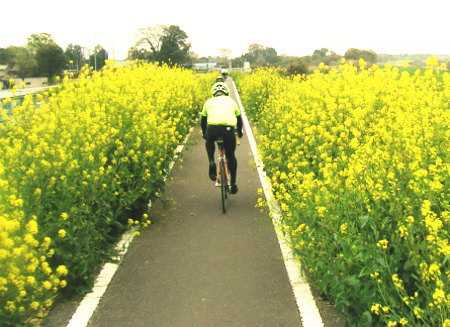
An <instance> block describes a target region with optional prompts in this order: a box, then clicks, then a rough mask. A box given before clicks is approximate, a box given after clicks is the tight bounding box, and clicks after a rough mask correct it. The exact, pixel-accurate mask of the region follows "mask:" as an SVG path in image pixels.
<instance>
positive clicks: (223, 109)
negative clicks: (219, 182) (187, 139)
mask: <svg viewBox="0 0 450 327" xmlns="http://www.w3.org/2000/svg"><path fill="white" fill-rule="evenodd" d="M211 95H212V98H210V99H208V100H207V101H206V102H205V104H204V105H203V110H202V113H201V116H202V117H201V127H202V132H203V138H204V139H205V140H206V153H207V154H208V161H209V172H208V173H209V178H210V179H211V180H212V181H215V180H216V178H217V176H216V174H217V171H216V164H215V162H214V151H215V141H216V140H217V139H218V138H223V144H224V149H225V155H226V157H227V162H228V168H229V169H230V174H231V189H230V192H231V194H236V193H237V191H238V187H237V185H236V171H237V160H236V156H235V155H234V151H235V150H236V133H237V135H238V137H239V138H241V137H242V136H243V133H242V118H241V111H240V110H239V106H238V104H237V103H236V101H234V100H233V99H232V98H231V97H230V96H229V95H230V89H229V88H228V85H227V84H225V83H223V82H217V83H215V84H214V85H213V86H212V87H211Z"/></svg>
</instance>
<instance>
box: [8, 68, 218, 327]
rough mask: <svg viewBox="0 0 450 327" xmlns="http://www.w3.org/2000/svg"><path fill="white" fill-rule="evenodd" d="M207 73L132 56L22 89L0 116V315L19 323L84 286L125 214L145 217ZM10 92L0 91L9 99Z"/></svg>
mask: <svg viewBox="0 0 450 327" xmlns="http://www.w3.org/2000/svg"><path fill="white" fill-rule="evenodd" d="M208 79H211V77H204V78H198V77H196V76H195V75H194V74H193V73H192V72H190V71H187V70H183V69H178V68H168V67H165V66H157V65H150V64H143V63H139V62H135V63H133V64H132V65H131V66H128V67H119V68H114V67H109V68H107V69H104V70H102V72H92V71H90V70H89V69H85V71H84V73H83V74H82V75H81V76H80V77H79V78H78V79H77V80H76V81H69V80H68V79H67V78H66V79H65V80H64V81H62V84H61V86H60V87H58V88H55V89H53V90H50V91H49V92H48V94H44V95H40V96H38V100H39V101H40V102H41V105H40V108H36V106H35V105H34V104H33V101H32V98H31V96H29V97H28V98H27V99H25V101H24V103H23V104H22V105H21V106H19V107H16V108H14V110H13V113H12V115H10V116H8V115H6V113H5V112H3V123H2V124H0V152H1V154H2V155H1V157H0V321H1V325H2V326H22V325H26V324H30V323H32V321H33V319H32V318H33V317H39V316H42V315H43V314H44V313H45V312H46V311H47V310H48V308H50V307H51V306H52V304H53V302H54V300H55V298H56V297H57V296H58V295H59V294H61V293H63V292H83V291H84V290H86V289H88V288H89V287H90V286H91V285H92V280H93V278H94V272H95V270H96V269H97V268H98V267H99V265H100V264H101V263H102V262H104V261H106V260H108V259H109V258H110V257H111V256H112V255H113V254H114V252H113V248H114V244H115V242H116V241H117V239H118V237H119V236H120V235H121V233H122V232H123V231H125V230H126V229H127V227H129V226H130V225H131V224H132V225H134V224H143V225H148V224H150V217H149V216H148V214H147V210H146V209H147V203H148V200H149V199H154V198H155V197H157V195H158V193H160V192H162V191H163V188H164V177H165V176H166V175H167V170H168V166H169V163H170V161H171V160H172V158H173V155H174V150H175V149H176V147H177V145H178V144H179V143H180V142H182V140H183V139H184V137H185V135H186V134H187V133H188V131H189V130H190V128H191V127H192V125H193V124H194V122H195V120H196V117H197V113H198V112H199V110H200V108H201V106H202V104H203V102H204V100H205V98H206V96H208V90H209V86H210V85H211V81H210V80H208ZM8 101H9V100H6V101H5V103H6V102H8Z"/></svg>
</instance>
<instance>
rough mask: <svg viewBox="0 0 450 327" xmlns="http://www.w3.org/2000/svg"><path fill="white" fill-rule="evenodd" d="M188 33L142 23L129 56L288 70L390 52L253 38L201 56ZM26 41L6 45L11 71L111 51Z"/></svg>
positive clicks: (52, 72) (76, 65) (0, 53)
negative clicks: (308, 50) (287, 48)
mask: <svg viewBox="0 0 450 327" xmlns="http://www.w3.org/2000/svg"><path fill="white" fill-rule="evenodd" d="M187 39H188V35H187V34H186V32H185V31H183V30H182V29H181V28H180V27H179V26H177V25H171V26H165V25H155V26H150V27H145V28H141V29H139V30H138V31H137V33H136V40H137V41H136V42H135V44H134V45H133V46H132V47H130V48H129V50H128V56H127V59H128V60H136V59H139V60H143V61H146V62H158V63H166V64H168V65H169V66H175V65H178V66H183V67H187V68H190V67H192V65H193V64H194V63H199V62H208V61H211V60H214V61H215V62H217V63H218V66H219V67H222V68H228V67H232V68H241V67H243V65H244V62H248V63H249V64H250V67H251V68H252V69H255V68H258V67H268V66H270V67H280V68H282V69H283V70H284V71H285V72H286V74H287V75H292V74H307V73H309V71H310V70H311V69H313V68H316V67H318V66H319V64H320V63H324V64H325V65H328V66H333V65H337V64H339V62H340V60H341V58H345V59H346V60H355V61H357V60H359V59H360V58H362V59H364V60H365V61H366V62H367V63H369V64H375V63H377V61H379V60H380V59H381V60H383V59H386V58H387V57H386V56H388V55H378V54H377V53H375V52H374V51H372V50H360V49H355V48H351V49H348V50H347V51H346V52H345V54H344V55H343V56H341V55H338V54H337V53H335V52H334V51H331V50H329V49H327V48H322V49H317V50H315V51H314V52H313V54H311V55H309V56H303V57H297V56H286V55H279V54H278V53H277V51H276V50H275V49H274V48H272V47H265V46H263V45H261V44H257V43H253V44H250V45H249V47H248V51H247V52H246V53H244V54H242V55H240V56H239V57H236V58H230V54H231V50H228V49H221V50H220V53H221V54H220V56H217V57H199V56H198V55H196V54H195V53H193V52H192V51H191V44H190V43H189V42H188V41H187ZM27 41H28V42H27V44H26V45H25V46H10V47H8V48H0V64H3V65H7V71H8V73H9V75H10V76H14V75H15V76H17V77H19V78H22V79H23V78H25V77H33V76H40V77H42V76H43V77H48V78H49V80H50V81H51V80H52V79H53V78H54V77H55V76H58V75H61V73H62V72H63V71H64V70H69V71H73V72H78V70H79V69H80V68H81V67H82V66H83V65H85V64H88V65H90V66H91V67H93V68H94V69H95V70H99V69H101V68H102V67H103V66H104V64H105V60H106V59H108V52H107V51H106V50H105V49H104V48H103V47H102V46H100V45H97V46H96V47H95V49H94V50H93V51H91V52H89V53H87V51H86V50H87V49H86V48H84V47H82V46H80V45H76V44H69V46H68V47H67V48H66V49H65V50H63V49H62V48H61V47H60V46H59V45H57V44H56V43H55V41H54V40H53V37H52V36H51V35H50V34H47V33H41V34H31V35H30V37H29V38H28V40H27Z"/></svg>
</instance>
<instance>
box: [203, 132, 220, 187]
mask: <svg viewBox="0 0 450 327" xmlns="http://www.w3.org/2000/svg"><path fill="white" fill-rule="evenodd" d="M218 132H219V131H218V130H217V128H216V126H211V125H209V126H208V128H207V130H206V143H205V147H206V153H207V155H208V163H209V167H208V175H209V179H211V180H212V181H215V180H216V176H217V168H216V164H215V162H214V152H215V150H216V145H215V141H216V140H217V137H218V135H219V134H218Z"/></svg>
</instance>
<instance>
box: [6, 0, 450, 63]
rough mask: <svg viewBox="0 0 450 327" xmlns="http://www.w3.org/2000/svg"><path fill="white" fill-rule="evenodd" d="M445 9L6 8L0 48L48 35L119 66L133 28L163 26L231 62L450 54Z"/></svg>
mask: <svg viewBox="0 0 450 327" xmlns="http://www.w3.org/2000/svg"><path fill="white" fill-rule="evenodd" d="M449 9H450V1H449V0H426V1H425V0H371V1H368V0H308V1H306V0H277V1H265V0H259V1H255V0H228V1H211V0H210V1H207V0H153V1H148V0H147V1H146V0H126V1H113V0H110V1H106V0H76V1H67V0H21V1H6V0H5V1H2V2H1V3H0V12H1V18H0V22H1V28H0V47H7V46H10V45H17V46H19V45H25V43H26V42H27V38H28V36H30V35H31V34H38V33H49V34H51V35H52V36H53V38H54V40H55V42H56V43H57V44H58V45H60V46H61V47H62V48H63V49H65V48H66V47H67V45H68V44H70V43H73V44H78V45H81V46H84V47H87V48H93V47H94V46H95V44H100V45H101V46H103V47H104V48H105V49H106V50H107V51H108V53H109V56H110V58H111V59H124V58H125V57H126V54H127V50H128V49H129V48H130V47H131V46H133V44H134V42H135V41H136V39H135V34H136V32H137V31H138V29H139V28H142V27H149V26H154V25H157V24H162V25H167V26H169V25H178V26H179V27H180V28H181V29H182V30H183V31H185V32H186V34H187V35H188V42H190V43H191V45H192V48H191V50H192V51H194V52H195V53H197V54H198V55H200V56H208V55H211V56H215V55H218V54H219V50H220V49H230V50H231V51H232V57H237V56H240V55H241V54H243V53H245V52H247V50H248V46H249V45H250V44H252V43H259V44H261V45H263V46H265V47H273V48H275V50H276V51H277V53H278V54H279V55H282V54H286V55H293V56H305V55H311V54H312V53H313V52H314V50H316V49H321V48H327V49H329V50H332V51H335V52H336V53H338V54H341V55H343V54H344V53H345V51H346V50H347V49H349V48H358V49H362V50H369V49H370V50H374V51H375V52H377V53H379V54H381V53H391V54H405V53H408V54H413V53H431V54H450V42H449V39H450V37H449V34H450V33H449V32H450V16H449ZM113 57H114V58H113Z"/></svg>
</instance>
